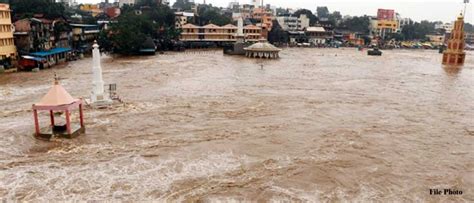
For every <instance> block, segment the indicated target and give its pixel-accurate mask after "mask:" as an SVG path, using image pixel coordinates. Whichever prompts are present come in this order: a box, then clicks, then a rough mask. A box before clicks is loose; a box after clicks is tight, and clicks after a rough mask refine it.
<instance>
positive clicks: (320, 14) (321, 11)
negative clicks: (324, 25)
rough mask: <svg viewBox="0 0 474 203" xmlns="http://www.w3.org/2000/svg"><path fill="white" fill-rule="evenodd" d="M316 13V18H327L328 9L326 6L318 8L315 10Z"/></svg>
mask: <svg viewBox="0 0 474 203" xmlns="http://www.w3.org/2000/svg"><path fill="white" fill-rule="evenodd" d="M316 13H317V15H318V18H329V14H330V13H329V9H328V7H326V6H323V7H319V6H318V8H317V9H316Z"/></svg>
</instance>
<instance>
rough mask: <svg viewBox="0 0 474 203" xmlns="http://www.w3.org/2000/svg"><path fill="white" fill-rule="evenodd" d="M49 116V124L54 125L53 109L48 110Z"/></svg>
mask: <svg viewBox="0 0 474 203" xmlns="http://www.w3.org/2000/svg"><path fill="white" fill-rule="evenodd" d="M49 117H50V118H51V126H53V127H54V112H53V110H50V111H49Z"/></svg>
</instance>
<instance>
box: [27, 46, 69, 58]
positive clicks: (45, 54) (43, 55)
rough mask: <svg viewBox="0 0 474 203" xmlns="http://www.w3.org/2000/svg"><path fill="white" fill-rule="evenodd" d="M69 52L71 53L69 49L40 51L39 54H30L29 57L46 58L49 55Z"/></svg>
mask: <svg viewBox="0 0 474 203" xmlns="http://www.w3.org/2000/svg"><path fill="white" fill-rule="evenodd" d="M70 51H71V49H70V48H54V49H51V50H49V51H40V52H34V53H30V55H32V56H38V57H46V56H51V55H55V54H60V53H65V52H70Z"/></svg>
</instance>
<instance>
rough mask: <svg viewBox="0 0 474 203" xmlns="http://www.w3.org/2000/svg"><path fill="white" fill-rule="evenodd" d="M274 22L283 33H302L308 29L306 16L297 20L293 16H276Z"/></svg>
mask: <svg viewBox="0 0 474 203" xmlns="http://www.w3.org/2000/svg"><path fill="white" fill-rule="evenodd" d="M276 20H277V22H278V24H280V26H281V28H282V29H283V30H285V31H302V30H304V29H306V28H308V27H309V18H308V17H307V16H306V15H301V16H300V17H299V18H298V17H295V16H278V17H276Z"/></svg>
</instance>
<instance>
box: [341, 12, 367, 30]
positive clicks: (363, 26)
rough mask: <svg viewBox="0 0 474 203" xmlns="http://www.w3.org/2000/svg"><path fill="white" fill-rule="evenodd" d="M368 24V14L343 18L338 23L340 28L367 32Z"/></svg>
mask: <svg viewBox="0 0 474 203" xmlns="http://www.w3.org/2000/svg"><path fill="white" fill-rule="evenodd" d="M369 25H370V18H369V17H368V16H360V17H358V16H354V17H351V18H349V19H346V20H343V21H342V23H341V24H340V26H339V27H340V28H344V29H347V30H350V31H352V32H359V33H365V34H368V33H369V32H370V30H369Z"/></svg>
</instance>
